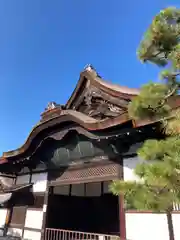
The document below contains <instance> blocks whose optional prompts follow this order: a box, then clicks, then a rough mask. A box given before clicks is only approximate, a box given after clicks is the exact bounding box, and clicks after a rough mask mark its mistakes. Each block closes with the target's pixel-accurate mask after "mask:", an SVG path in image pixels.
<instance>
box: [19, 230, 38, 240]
mask: <svg viewBox="0 0 180 240" xmlns="http://www.w3.org/2000/svg"><path fill="white" fill-rule="evenodd" d="M23 239H24V240H40V239H41V233H40V232H35V231H30V230H24V236H23Z"/></svg>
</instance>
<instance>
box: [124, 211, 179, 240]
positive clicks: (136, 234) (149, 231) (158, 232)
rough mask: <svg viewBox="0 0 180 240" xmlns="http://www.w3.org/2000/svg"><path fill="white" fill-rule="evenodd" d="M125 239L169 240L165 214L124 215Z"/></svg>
mask: <svg viewBox="0 0 180 240" xmlns="http://www.w3.org/2000/svg"><path fill="white" fill-rule="evenodd" d="M126 238H127V239H128V240H152V239H153V240H169V234H168V225H167V219H166V214H154V213H126ZM179 239H180V238H176V239H175V240H179Z"/></svg>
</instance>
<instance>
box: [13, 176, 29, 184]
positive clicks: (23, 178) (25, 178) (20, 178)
mask: <svg viewBox="0 0 180 240" xmlns="http://www.w3.org/2000/svg"><path fill="white" fill-rule="evenodd" d="M29 178H30V175H29V174H26V175H22V176H18V177H17V179H16V184H24V183H29Z"/></svg>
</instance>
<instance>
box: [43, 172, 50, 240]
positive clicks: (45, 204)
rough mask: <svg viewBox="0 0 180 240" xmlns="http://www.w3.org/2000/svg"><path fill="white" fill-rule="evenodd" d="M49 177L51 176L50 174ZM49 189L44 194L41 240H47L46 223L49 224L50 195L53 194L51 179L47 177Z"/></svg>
mask: <svg viewBox="0 0 180 240" xmlns="http://www.w3.org/2000/svg"><path fill="white" fill-rule="evenodd" d="M48 175H49V174H48ZM47 180H48V182H47V187H46V191H45V194H44V205H43V222H42V228H41V229H42V231H41V240H44V239H45V231H46V222H47V208H48V200H49V194H51V190H52V187H49V178H48V176H47Z"/></svg>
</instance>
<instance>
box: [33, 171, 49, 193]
mask: <svg viewBox="0 0 180 240" xmlns="http://www.w3.org/2000/svg"><path fill="white" fill-rule="evenodd" d="M31 182H32V183H34V184H33V192H45V191H46V186H47V173H39V174H32V179H31Z"/></svg>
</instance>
